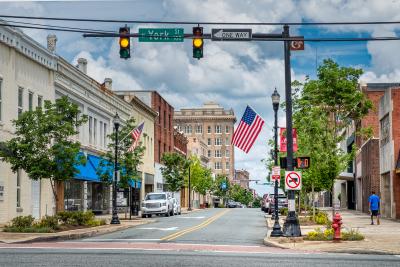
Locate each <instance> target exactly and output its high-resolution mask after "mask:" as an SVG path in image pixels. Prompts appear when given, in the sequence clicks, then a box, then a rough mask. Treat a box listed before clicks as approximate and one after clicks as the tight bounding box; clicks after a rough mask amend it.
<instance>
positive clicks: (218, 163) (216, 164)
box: [214, 162, 221, 170]
mask: <svg viewBox="0 0 400 267" xmlns="http://www.w3.org/2000/svg"><path fill="white" fill-rule="evenodd" d="M214 167H215V168H214V169H216V170H221V162H215V163H214Z"/></svg>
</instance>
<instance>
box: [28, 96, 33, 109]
mask: <svg viewBox="0 0 400 267" xmlns="http://www.w3.org/2000/svg"><path fill="white" fill-rule="evenodd" d="M28 107H29V111H32V110H33V93H32V92H29V95H28Z"/></svg>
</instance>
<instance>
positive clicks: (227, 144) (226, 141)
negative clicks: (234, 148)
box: [225, 138, 230, 146]
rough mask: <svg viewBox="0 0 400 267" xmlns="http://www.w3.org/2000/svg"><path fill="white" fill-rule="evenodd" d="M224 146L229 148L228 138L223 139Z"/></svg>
mask: <svg viewBox="0 0 400 267" xmlns="http://www.w3.org/2000/svg"><path fill="white" fill-rule="evenodd" d="M225 145H226V146H229V145H230V142H229V138H225Z"/></svg>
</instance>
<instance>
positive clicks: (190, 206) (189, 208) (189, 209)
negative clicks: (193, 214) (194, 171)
mask: <svg viewBox="0 0 400 267" xmlns="http://www.w3.org/2000/svg"><path fill="white" fill-rule="evenodd" d="M190 164H191V162H190V161H189V177H188V178H189V179H188V180H189V188H188V189H189V207H188V211H191V210H192V203H191V202H192V201H191V195H192V194H191V188H190Z"/></svg>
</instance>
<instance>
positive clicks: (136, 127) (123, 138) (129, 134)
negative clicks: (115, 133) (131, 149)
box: [119, 121, 144, 142]
mask: <svg viewBox="0 0 400 267" xmlns="http://www.w3.org/2000/svg"><path fill="white" fill-rule="evenodd" d="M142 123H143V124H144V121H142ZM142 123H139V124H138V126H139V125H140V124H142ZM138 126H136V127H135V128H133V129H132V130H131V131H130V132H129V133H128V134H127V135H125V137H124V138H122V139H121V140H119V142H122V141H124V140H125V138H127V137H128V136H129V135H130V134H131V133H132V132H133V131H134V130H135V129H136V128H137V127H138Z"/></svg>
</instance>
